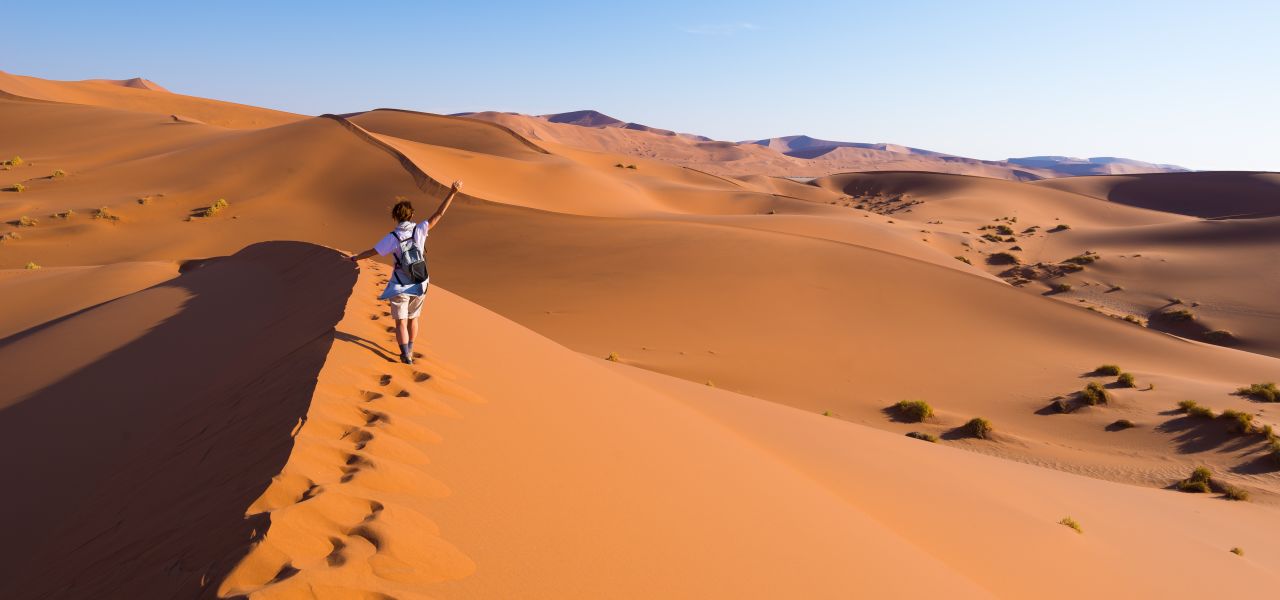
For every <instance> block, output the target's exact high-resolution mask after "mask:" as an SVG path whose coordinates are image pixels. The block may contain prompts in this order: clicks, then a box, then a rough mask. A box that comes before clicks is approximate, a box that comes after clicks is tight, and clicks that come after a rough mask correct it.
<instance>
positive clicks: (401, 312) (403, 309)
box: [390, 294, 427, 321]
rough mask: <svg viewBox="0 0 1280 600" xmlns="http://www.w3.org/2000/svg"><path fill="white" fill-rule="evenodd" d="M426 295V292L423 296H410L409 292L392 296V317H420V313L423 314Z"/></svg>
mask: <svg viewBox="0 0 1280 600" xmlns="http://www.w3.org/2000/svg"><path fill="white" fill-rule="evenodd" d="M426 297H427V295H426V294H423V295H421V296H410V295H409V294H397V295H395V296H392V297H391V299H390V302H391V318H393V319H397V320H400V321H403V320H405V319H416V318H418V315H420V314H422V301H423V299H425V298H426Z"/></svg>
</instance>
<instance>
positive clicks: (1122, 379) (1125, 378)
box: [1116, 373, 1138, 388]
mask: <svg viewBox="0 0 1280 600" xmlns="http://www.w3.org/2000/svg"><path fill="white" fill-rule="evenodd" d="M1116 383H1117V384H1119V385H1120V387H1127V388H1131V387H1138V384H1137V382H1135V381H1134V380H1133V373H1121V374H1120V376H1119V377H1116Z"/></svg>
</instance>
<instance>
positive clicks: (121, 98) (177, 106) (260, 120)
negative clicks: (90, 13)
mask: <svg viewBox="0 0 1280 600" xmlns="http://www.w3.org/2000/svg"><path fill="white" fill-rule="evenodd" d="M134 81H144V82H145V80H128V81H125V82H122V83H121V84H113V83H111V82H103V81H53V80H49V79H38V78H35V77H24V76H22V75H13V74H11V73H5V72H3V71H0V96H5V95H8V96H16V97H18V98H27V99H31V100H45V101H49V102H65V103H71V104H88V105H91V106H105V107H111V108H119V109H124V110H133V111H138V112H149V113H159V114H164V115H181V116H184V117H191V118H195V119H199V120H200V121H203V122H205V123H209V124H210V125H217V126H219V127H229V128H232V129H256V128H259V127H271V126H274V125H280V124H283V123H289V122H292V121H297V120H299V119H304V118H306V117H304V116H302V115H295V114H292V113H287V112H282V111H278V110H271V109H269V108H258V107H256V106H248V105H245V104H236V103H234V102H223V101H220V100H209V99H207V98H197V97H195V96H184V95H182V94H174V93H172V92H169V91H167V90H163V89H160V90H157V89H154V88H152V87H149V86H147V85H145V84H142V83H139V84H136V85H135V84H133V83H131V82H134ZM145 83H150V82H145ZM152 85H154V84H152ZM157 87H158V86H157Z"/></svg>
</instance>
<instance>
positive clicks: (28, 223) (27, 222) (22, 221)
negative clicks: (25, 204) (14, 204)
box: [18, 215, 40, 227]
mask: <svg viewBox="0 0 1280 600" xmlns="http://www.w3.org/2000/svg"><path fill="white" fill-rule="evenodd" d="M39 222H40V221H39V220H37V219H33V218H31V217H28V216H27V215H22V216H21V217H18V227H35V226H36V223H39Z"/></svg>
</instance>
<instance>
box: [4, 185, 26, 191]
mask: <svg viewBox="0 0 1280 600" xmlns="http://www.w3.org/2000/svg"><path fill="white" fill-rule="evenodd" d="M4 189H5V191H6V192H18V193H22V192H25V191H27V186H25V185H22V184H21V183H15V184H13V185H11V186H9V187H7V188H4Z"/></svg>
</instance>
